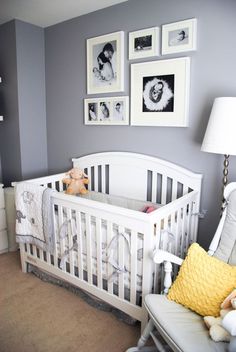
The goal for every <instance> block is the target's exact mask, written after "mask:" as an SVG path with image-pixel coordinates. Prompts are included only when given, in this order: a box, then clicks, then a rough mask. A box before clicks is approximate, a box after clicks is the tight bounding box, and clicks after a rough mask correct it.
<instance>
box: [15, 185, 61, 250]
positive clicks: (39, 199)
mask: <svg viewBox="0 0 236 352" xmlns="http://www.w3.org/2000/svg"><path fill="white" fill-rule="evenodd" d="M55 192H56V191H55V190H52V189H50V188H46V187H42V186H39V185H35V184H33V183H30V182H20V183H18V184H17V185H16V198H15V199H16V200H15V201H16V241H17V242H18V243H30V244H34V245H37V246H38V247H39V248H41V249H43V250H46V251H49V252H50V253H53V251H54V243H55V240H54V231H53V218H52V216H53V211H52V195H53V193H55Z"/></svg>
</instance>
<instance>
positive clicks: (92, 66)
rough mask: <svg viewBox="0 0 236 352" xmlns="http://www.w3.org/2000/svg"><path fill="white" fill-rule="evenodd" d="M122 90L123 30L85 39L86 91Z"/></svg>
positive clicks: (107, 91)
mask: <svg viewBox="0 0 236 352" xmlns="http://www.w3.org/2000/svg"><path fill="white" fill-rule="evenodd" d="M123 90H124V32H116V33H110V34H106V35H103V36H100V37H95V38H90V39H87V93H88V94H97V93H111V92H122V91H123Z"/></svg>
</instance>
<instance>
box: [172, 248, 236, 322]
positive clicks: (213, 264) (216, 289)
mask: <svg viewBox="0 0 236 352" xmlns="http://www.w3.org/2000/svg"><path fill="white" fill-rule="evenodd" d="M235 287H236V267H233V266H230V265H229V264H227V263H225V262H223V261H221V260H219V259H217V258H214V257H211V256H210V255H209V254H208V253H207V252H205V250H204V249H203V248H201V247H200V246H199V245H198V244H197V243H193V244H192V245H191V246H190V248H189V250H188V254H187V256H186V258H185V260H184V262H183V264H182V265H181V267H180V270H179V274H178V276H177V278H176V280H175V282H174V283H173V285H172V287H171V288H170V291H169V294H168V298H169V299H171V300H174V301H176V302H177V303H180V304H182V305H184V306H186V307H187V308H190V309H192V310H193V311H195V312H197V313H198V314H201V315H212V316H219V315H220V305H221V303H222V302H223V301H224V299H225V298H226V297H227V296H228V294H229V293H230V292H231V291H232V290H233V289H234V288H235Z"/></svg>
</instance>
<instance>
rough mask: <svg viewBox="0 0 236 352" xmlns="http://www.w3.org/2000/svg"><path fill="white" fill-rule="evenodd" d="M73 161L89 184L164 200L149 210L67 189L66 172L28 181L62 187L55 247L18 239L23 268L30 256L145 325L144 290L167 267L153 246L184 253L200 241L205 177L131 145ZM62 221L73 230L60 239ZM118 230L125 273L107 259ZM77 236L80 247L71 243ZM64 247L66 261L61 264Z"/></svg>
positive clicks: (156, 284) (153, 286)
mask: <svg viewBox="0 0 236 352" xmlns="http://www.w3.org/2000/svg"><path fill="white" fill-rule="evenodd" d="M73 166H79V167H80V168H82V169H84V171H85V172H86V173H87V174H88V176H89V179H90V183H89V186H88V189H89V190H90V191H95V192H102V193H104V194H109V195H114V196H122V197H127V198H132V199H136V200H141V201H144V202H147V201H150V202H153V203H157V204H161V205H162V206H161V207H159V208H158V209H156V210H155V211H153V212H151V213H149V214H146V213H143V212H141V211H137V210H131V209H125V208H122V207H120V206H115V205H110V204H104V203H101V202H98V201H94V200H91V199H84V198H80V197H76V196H70V195H66V194H64V193H63V184H62V178H63V177H64V176H65V174H57V175H52V176H47V177H41V178H37V179H33V180H27V181H26V182H32V183H35V184H39V185H42V186H45V185H46V186H48V187H50V188H53V189H56V190H57V191H58V192H55V193H54V195H53V198H52V202H53V211H54V216H53V225H54V233H55V250H54V253H49V252H46V251H43V250H42V249H40V248H38V247H36V246H35V245H31V244H20V253H21V263H22V270H23V271H24V272H26V271H27V263H30V264H33V265H35V266H37V267H39V268H41V269H43V270H45V271H47V272H49V273H51V274H52V275H54V276H56V277H59V278H61V279H63V280H66V281H67V282H70V283H72V284H73V285H76V286H77V287H79V288H82V289H84V290H86V291H87V292H88V293H90V294H92V295H94V296H96V297H98V298H100V299H102V300H104V301H105V302H107V303H109V304H111V305H112V306H114V307H116V308H118V309H120V310H121V311H123V312H125V313H127V314H128V315H130V316H131V317H133V318H135V319H137V320H139V321H141V324H142V328H143V327H144V326H145V324H146V322H147V313H146V311H145V309H144V308H143V304H142V297H144V296H145V295H146V294H148V293H151V292H153V291H160V290H161V289H162V288H161V285H162V283H161V278H162V271H163V270H162V268H160V267H158V268H154V267H153V261H152V253H153V250H154V249H155V248H162V249H165V250H166V249H167V250H169V251H171V252H173V253H174V254H176V255H178V256H181V257H184V255H185V253H186V250H187V248H188V247H189V245H190V244H191V243H192V242H193V241H196V236H197V228H198V215H199V203H200V193H201V180H202V176H201V175H200V174H196V173H193V172H190V171H189V170H186V169H184V168H182V167H179V166H177V165H175V164H173V163H170V162H166V161H163V160H160V159H158V158H155V157H150V156H146V155H142V154H136V153H127V152H107V153H97V154H91V155H87V156H84V157H80V158H78V159H73ZM71 219H73V222H74V224H75V226H74V227H75V229H74V230H73V231H72V227H71V226H69V224H70V220H71ZM63 224H64V225H65V224H66V225H68V226H67V229H66V232H67V236H66V237H64V238H61V237H60V236H59V233H60V229H61V227H62V226H63ZM120 234H122V236H120ZM117 235H118V236H117ZM114 237H116V242H117V247H116V249H115V250H114V249H113V255H115V256H116V262H117V265H118V266H119V268H124V267H126V268H128V269H127V270H126V272H124V271H123V272H122V271H119V270H116V271H114V265H112V264H111V263H110V262H109V261H108V262H106V261H104V253H105V252H106V250H108V244H109V243H111V241H112V240H113V239H114ZM75 241H76V243H77V248H74V247H73V243H74V242H75ZM104 242H105V243H104ZM127 243H128V246H129V249H128V250H127ZM140 247H141V248H140ZM66 249H67V250H68V249H69V250H68V252H67V253H68V255H67V257H66V260H65V265H64V266H63V267H62V268H60V263H61V259H62V257H63V253H65V250H66ZM140 249H141V252H142V255H141V257H140V255H138V253H139V254H140ZM114 253H115V254H114ZM111 278H112V279H111ZM138 279H139V283H138ZM139 285H140V286H141V287H139Z"/></svg>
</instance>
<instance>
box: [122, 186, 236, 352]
mask: <svg viewBox="0 0 236 352" xmlns="http://www.w3.org/2000/svg"><path fill="white" fill-rule="evenodd" d="M224 198H225V200H226V202H225V204H226V206H225V209H224V211H223V214H222V217H221V220H220V222H219V225H218V228H217V230H216V233H215V235H214V238H213V240H212V242H211V244H210V247H209V251H208V254H210V255H213V256H216V257H217V258H219V259H221V260H223V261H225V262H227V263H229V264H231V265H236V182H233V183H230V184H228V185H227V186H226V188H225V191H224ZM154 262H155V263H157V264H160V263H164V270H165V279H164V287H165V289H164V293H165V294H167V293H168V290H169V288H170V286H171V283H172V280H171V271H172V264H171V263H174V264H177V265H181V264H182V262H183V260H182V259H180V258H178V257H176V256H175V255H172V254H170V253H168V252H165V251H162V250H156V252H155V254H154ZM165 294H163V295H160V294H148V295H147V296H146V297H145V307H146V309H147V312H148V314H149V317H150V320H149V322H148V324H147V326H146V328H145V329H144V331H143V333H142V336H141V337H140V339H139V341H138V344H137V347H131V348H129V349H128V350H127V351H126V352H141V351H143V352H144V351H159V352H166V351H174V352H200V351H202V352H213V351H214V352H226V351H227V349H228V345H229V344H228V343H223V342H214V341H213V340H212V339H211V338H210V336H209V333H208V330H207V328H206V326H205V324H204V322H203V319H202V317H201V316H200V315H198V314H197V313H194V312H192V311H191V310H189V309H187V308H185V307H184V306H182V305H180V304H178V303H175V302H174V301H170V300H168V299H167V298H166V295H165ZM155 332H157V333H158V334H159V336H160V335H161V338H162V340H164V341H165V343H166V344H167V346H166V345H165V344H163V343H162V342H161V341H160V340H159V339H158V337H157V336H158V335H155ZM150 336H151V337H152V339H153V341H154V343H155V346H145V345H146V342H147V340H148V338H149V337H150ZM235 352H236V351H235Z"/></svg>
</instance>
